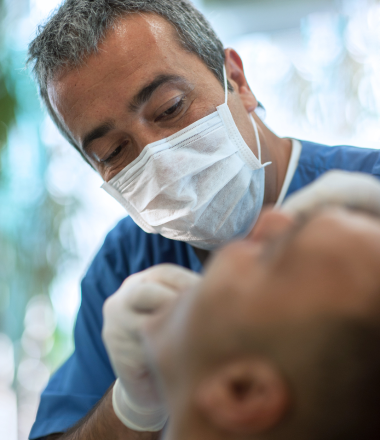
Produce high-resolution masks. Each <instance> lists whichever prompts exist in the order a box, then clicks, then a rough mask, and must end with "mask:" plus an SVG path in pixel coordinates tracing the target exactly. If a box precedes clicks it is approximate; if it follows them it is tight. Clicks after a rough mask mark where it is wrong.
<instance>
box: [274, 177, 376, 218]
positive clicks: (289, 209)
mask: <svg viewBox="0 0 380 440" xmlns="http://www.w3.org/2000/svg"><path fill="white" fill-rule="evenodd" d="M331 205H336V206H346V207H348V208H354V209H361V210H364V211H367V212H371V213H373V214H377V215H380V181H379V180H378V179H376V178H375V177H373V176H371V175H369V174H364V173H350V172H348V171H340V170H333V171H329V172H327V173H325V174H323V175H322V176H321V177H320V178H319V179H317V180H316V181H315V182H313V183H311V184H310V185H308V186H305V187H304V188H303V189H301V190H300V191H297V192H296V193H294V194H292V195H291V196H290V197H289V198H288V199H287V200H285V202H284V204H283V205H282V207H281V208H280V209H281V211H283V212H286V213H288V214H291V215H300V214H307V213H309V212H312V211H313V210H315V209H317V208H320V207H323V206H331Z"/></svg>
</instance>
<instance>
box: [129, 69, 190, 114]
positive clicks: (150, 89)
mask: <svg viewBox="0 0 380 440" xmlns="http://www.w3.org/2000/svg"><path fill="white" fill-rule="evenodd" d="M171 82H186V80H185V79H184V78H183V77H181V76H178V75H159V76H157V77H156V78H155V79H154V80H153V81H152V82H151V83H149V84H148V85H147V86H145V87H143V88H142V89H141V90H140V91H139V92H138V93H137V94H136V95H135V96H134V97H133V99H132V101H131V103H130V104H129V109H130V110H131V111H132V112H136V111H137V110H138V109H139V108H140V107H141V106H142V105H143V104H145V103H146V102H147V101H149V99H150V98H151V96H152V95H153V93H154V92H155V91H156V90H157V89H158V88H159V87H160V86H162V85H163V84H167V83H171Z"/></svg>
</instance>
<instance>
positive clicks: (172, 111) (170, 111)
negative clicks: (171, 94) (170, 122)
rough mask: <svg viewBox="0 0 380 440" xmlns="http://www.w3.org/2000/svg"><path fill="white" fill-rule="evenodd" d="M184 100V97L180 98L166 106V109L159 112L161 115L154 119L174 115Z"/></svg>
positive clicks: (158, 119) (157, 119)
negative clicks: (168, 106)
mask: <svg viewBox="0 0 380 440" xmlns="http://www.w3.org/2000/svg"><path fill="white" fill-rule="evenodd" d="M184 101H185V98H182V99H180V100H179V101H178V102H176V103H175V104H174V105H172V106H171V107H170V108H168V109H167V110H166V111H164V112H163V113H161V115H160V116H158V118H156V121H161V120H162V119H165V118H167V117H168V116H173V115H176V114H177V113H178V112H179V111H180V110H181V109H182V106H183V103H184Z"/></svg>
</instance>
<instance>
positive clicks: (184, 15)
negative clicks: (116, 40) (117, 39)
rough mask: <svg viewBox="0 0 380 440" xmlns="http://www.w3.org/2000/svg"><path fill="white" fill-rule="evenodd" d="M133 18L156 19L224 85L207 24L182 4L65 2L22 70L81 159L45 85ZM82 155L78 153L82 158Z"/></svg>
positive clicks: (218, 46)
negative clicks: (26, 71)
mask: <svg viewBox="0 0 380 440" xmlns="http://www.w3.org/2000/svg"><path fill="white" fill-rule="evenodd" d="M132 13H155V14H158V15H160V16H161V17H163V18H165V19H166V20H167V21H168V22H169V23H171V24H172V25H173V26H174V28H175V29H176V31H177V34H178V38H179V42H180V44H181V45H182V47H183V48H184V49H185V50H186V51H188V52H191V53H194V54H196V55H197V56H198V57H199V58H200V59H201V60H202V61H203V62H204V63H205V64H206V65H207V67H208V68H209V69H210V70H211V71H212V72H213V73H214V74H215V76H216V77H217V78H218V79H219V81H220V82H221V83H223V64H224V59H225V57H224V50H223V45H222V43H221V41H220V40H219V38H218V37H217V35H216V34H215V32H214V30H213V29H212V27H211V26H210V24H209V23H208V21H207V20H206V18H205V17H204V16H203V15H202V14H201V13H200V12H199V11H198V10H197V9H196V8H195V7H194V6H193V5H192V4H191V3H190V2H189V1H187V0H66V1H64V3H63V4H62V5H61V6H60V7H59V8H58V9H57V10H56V11H55V12H54V13H53V15H52V16H51V17H50V18H49V19H48V21H47V22H46V24H45V25H43V26H39V27H38V31H37V36H36V38H35V39H34V40H33V41H32V42H31V43H30V44H29V51H28V60H27V64H28V65H30V64H32V65H33V74H34V76H35V78H36V81H37V83H38V86H39V90H40V95H41V98H42V100H43V102H44V103H45V104H46V106H47V109H48V112H49V114H50V116H51V117H52V119H53V120H54V122H55V123H56V125H57V126H58V128H59V130H60V131H61V132H62V134H63V135H64V136H65V138H66V139H67V140H68V141H69V142H70V143H71V144H72V145H73V146H74V147H75V148H76V149H77V150H78V151H79V152H80V153H81V151H80V149H79V147H78V145H76V143H75V141H74V140H73V139H72V137H71V136H70V133H68V132H67V130H66V129H65V127H64V126H63V124H62V123H61V122H60V120H59V118H58V116H57V115H56V113H55V112H54V110H53V108H52V106H51V103H50V100H49V96H48V92H47V84H48V81H49V80H51V79H52V78H53V77H54V75H55V74H56V73H57V72H58V71H59V70H60V69H62V68H69V69H74V68H77V67H80V66H81V65H82V64H83V63H84V61H85V59H86V58H87V57H88V56H89V55H91V54H94V53H97V50H98V45H99V43H101V42H102V40H104V38H105V36H106V33H107V31H108V30H109V29H111V28H112V27H113V25H114V23H115V22H116V20H117V19H119V18H121V17H123V16H125V15H126V14H132ZM81 154H82V153H81Z"/></svg>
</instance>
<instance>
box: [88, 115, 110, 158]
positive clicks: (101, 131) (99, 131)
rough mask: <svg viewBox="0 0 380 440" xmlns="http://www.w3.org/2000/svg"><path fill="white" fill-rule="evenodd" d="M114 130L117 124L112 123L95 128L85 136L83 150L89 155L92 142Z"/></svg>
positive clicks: (105, 123)
mask: <svg viewBox="0 0 380 440" xmlns="http://www.w3.org/2000/svg"><path fill="white" fill-rule="evenodd" d="M114 128H115V124H114V123H113V122H110V121H108V122H104V123H103V124H101V125H98V126H97V127H95V128H94V129H93V130H91V131H90V132H88V133H87V134H86V135H85V136H84V138H83V142H82V150H83V151H84V152H85V153H86V154H87V155H88V154H89V152H88V150H89V145H90V144H91V142H92V141H94V140H95V139H99V138H101V137H103V136H105V135H106V134H107V133H108V132H110V131H111V130H113V129H114Z"/></svg>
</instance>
